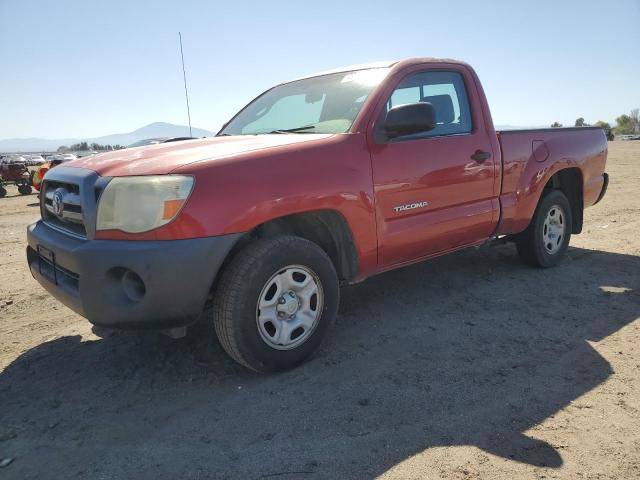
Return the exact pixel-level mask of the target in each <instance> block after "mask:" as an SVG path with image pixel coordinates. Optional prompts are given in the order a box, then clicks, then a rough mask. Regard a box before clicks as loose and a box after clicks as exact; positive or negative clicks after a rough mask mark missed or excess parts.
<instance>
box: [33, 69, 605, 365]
mask: <svg viewBox="0 0 640 480" xmlns="http://www.w3.org/2000/svg"><path fill="white" fill-rule="evenodd" d="M606 157H607V139H606V137H605V133H604V132H603V130H602V129H600V128H587V127H583V128H556V129H535V130H513V131H496V130H495V128H494V125H493V122H492V119H491V114H490V111H489V107H488V105H487V100H486V98H485V95H484V92H483V89H482V86H481V84H480V82H479V80H478V77H477V76H476V73H475V72H474V70H473V69H472V68H471V67H470V66H469V65H467V64H465V63H462V62H458V61H454V60H446V59H436V58H418V59H410V60H403V61H398V62H387V63H378V64H372V65H364V66H357V67H350V68H345V69H340V70H334V71H329V72H323V73H320V74H317V75H313V76H308V77H304V78H301V79H298V80H295V81H291V82H287V83H283V84H281V85H278V86H275V87H273V88H271V89H270V90H267V91H266V92H264V93H263V94H261V95H260V96H258V97H257V98H256V99H255V100H253V101H252V102H250V103H249V104H248V105H247V106H246V107H244V108H243V109H242V110H241V111H240V112H239V113H238V114H237V115H235V116H234V117H233V118H232V119H231V120H230V121H229V122H227V123H226V124H225V125H224V127H223V128H222V129H221V130H220V131H219V132H218V134H217V135H216V136H215V137H212V138H204V139H194V140H187V141H183V142H179V143H162V144H158V145H151V146H146V147H139V148H130V149H126V150H120V151H114V152H109V153H102V154H99V155H95V156H91V157H85V158H81V159H77V160H74V161H71V162H68V163H65V164H63V165H61V166H59V167H57V168H55V169H52V170H49V171H48V172H47V173H46V175H45V177H44V180H43V185H42V194H41V196H40V211H41V216H42V218H41V219H40V220H38V221H37V222H36V223H34V224H32V225H30V226H29V227H28V231H27V237H28V247H27V259H28V264H29V267H30V270H31V273H32V274H33V276H34V277H35V278H36V279H37V280H38V281H39V282H40V284H41V285H42V286H43V287H44V288H45V289H46V290H48V291H49V292H50V293H51V294H52V295H53V296H55V297H56V298H57V299H59V300H60V301H61V302H62V303H64V304H65V305H67V306H68V307H70V308H71V309H73V310H74V311H76V312H77V313H79V314H80V315H83V316H84V317H86V318H87V319H88V320H89V321H90V322H92V323H93V324H95V325H98V326H103V327H110V328H117V329H157V330H163V331H167V332H169V333H172V334H174V335H175V336H177V335H178V334H180V333H182V332H184V331H185V330H186V326H189V325H191V324H192V323H194V322H195V321H196V320H197V319H199V318H200V317H201V314H202V312H203V311H207V312H212V313H211V314H210V316H209V318H207V319H206V321H207V322H209V324H210V325H212V328H214V329H215V332H216V334H217V336H218V338H219V340H220V343H221V345H222V347H223V348H224V349H225V350H226V352H227V353H228V354H229V355H230V356H231V357H232V358H233V359H235V360H236V361H238V362H239V363H241V364H243V365H245V366H246V367H248V368H251V369H253V370H257V371H264V372H268V371H277V370H283V369H287V368H291V367H294V366H296V365H298V364H300V363H301V362H303V361H304V360H306V359H308V358H309V357H310V356H311V355H312V354H313V353H314V352H315V351H316V350H317V349H318V347H319V345H320V344H321V341H322V340H323V338H324V337H325V336H326V335H327V332H328V331H329V329H330V327H331V324H332V323H333V321H334V319H335V317H336V314H337V311H338V302H339V296H340V290H339V286H340V285H341V284H349V283H355V282H360V281H362V280H364V279H365V278H367V277H369V276H371V275H375V274H378V273H381V272H384V271H386V270H390V269H394V268H398V267H402V266H405V265H409V264H412V263H415V262H420V261H423V260H426V259H429V258H432V257H435V256H439V255H443V254H445V253H449V252H453V251H456V250H460V249H463V248H468V247H471V246H478V245H481V244H483V243H485V242H488V241H489V242H492V241H494V240H496V239H501V240H504V241H513V242H515V244H516V246H517V251H518V253H519V255H520V257H521V258H522V260H523V261H525V262H526V263H528V264H530V265H532V266H535V267H551V266H553V265H556V264H557V263H558V262H559V261H560V260H561V258H562V257H563V255H564V253H565V252H566V250H567V246H568V244H569V240H570V238H571V235H572V234H578V233H580V231H581V230H582V222H583V210H584V209H585V208H586V207H589V206H591V205H594V204H595V203H597V202H598V201H599V200H600V199H601V198H602V197H603V195H604V193H605V191H606V188H607V183H608V176H607V174H606V173H604V170H605V162H606ZM205 307H210V308H205Z"/></svg>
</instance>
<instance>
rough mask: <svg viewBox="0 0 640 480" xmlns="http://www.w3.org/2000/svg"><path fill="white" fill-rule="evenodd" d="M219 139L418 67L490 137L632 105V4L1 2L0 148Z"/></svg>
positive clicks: (638, 62)
mask: <svg viewBox="0 0 640 480" xmlns="http://www.w3.org/2000/svg"><path fill="white" fill-rule="evenodd" d="M178 30H180V31H182V35H183V41H184V48H185V62H186V68H187V80H188V82H189V91H190V102H191V117H192V123H193V125H194V126H197V127H201V128H206V129H210V130H215V129H217V128H218V127H219V126H220V125H221V124H222V123H223V122H224V121H226V120H227V119H228V118H229V117H230V116H231V115H232V114H233V113H235V111H237V110H238V109H239V108H240V107H242V106H243V105H244V104H245V103H246V102H247V101H249V100H250V99H252V98H253V97H254V96H255V95H256V94H258V93H260V92H261V91H263V90H265V89H266V88H268V87H270V86H271V85H273V84H275V83H278V82H281V81H285V80H289V79H291V78H295V77H298V76H301V75H303V74H307V73H312V72H315V71H320V70H325V69H329V68H333V67H339V66H344V65H349V64H354V63H364V62H369V61H375V60H388V59H398V58H405V57H413V56H436V57H451V58H457V59H461V60H465V61H467V62H469V63H471V64H472V65H473V66H474V67H475V69H476V70H477V72H478V74H479V76H480V78H481V80H482V81H483V84H484V87H485V91H486V93H487V96H488V98H489V103H490V105H491V108H492V114H493V118H494V122H495V123H496V124H501V125H504V124H509V125H548V124H550V123H552V122H553V121H556V120H557V121H560V122H562V123H564V124H565V125H567V124H573V121H574V120H575V119H576V118H577V117H579V116H583V117H584V118H585V119H586V120H587V121H588V122H595V121H596V120H605V121H609V122H612V121H613V120H614V119H615V117H616V116H618V115H620V114H622V113H627V112H628V111H629V110H630V109H631V108H634V107H640V0H626V1H625V0H620V1H612V2H603V1H601V0H599V1H589V0H587V1H560V0H555V1H546V0H544V1H504V2H503V1H485V2H479V1H462V0H458V1H449V2H447V1H443V0H441V1H439V2H431V1H427V0H423V1H415V2H414V1H406V2H404V1H400V0H398V1H389V0H386V1H382V2H378V1H375V0H367V1H344V0H343V1H332V0H324V1H322V2H302V1H299V0H298V1H292V2H279V1H276V0H273V1H255V2H253V1H246V0H245V1H235V2H229V1H227V2H217V1H172V2H164V1H161V0H159V1H154V2H151V1H149V2H146V1H135V0H131V1H118V0H109V1H101V2H98V1H87V0H77V1H71V0H70V1H65V0H57V1H55V2H54V1H45V0H41V1H30V0H0V68H1V70H2V71H1V73H0V138H10V137H46V138H63V137H91V136H99V135H105V134H110V133H117V132H126V131H130V130H133V129H135V128H138V127H141V126H143V125H146V124H148V123H151V122H154V121H167V122H172V123H180V124H186V122H187V120H186V109H185V105H184V90H183V86H182V70H181V67H180V51H179V46H178Z"/></svg>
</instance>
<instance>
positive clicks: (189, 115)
mask: <svg viewBox="0 0 640 480" xmlns="http://www.w3.org/2000/svg"><path fill="white" fill-rule="evenodd" d="M178 37H180V58H182V79H183V80H184V98H186V100H187V117H188V118H189V136H190V137H193V135H191V112H190V111H189V93H188V91H187V74H186V72H185V71H184V53H182V33H180V32H178Z"/></svg>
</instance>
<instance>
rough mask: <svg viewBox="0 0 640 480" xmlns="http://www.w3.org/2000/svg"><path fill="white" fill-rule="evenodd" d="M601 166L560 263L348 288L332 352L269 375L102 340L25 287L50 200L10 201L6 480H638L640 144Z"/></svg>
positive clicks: (209, 341)
mask: <svg viewBox="0 0 640 480" xmlns="http://www.w3.org/2000/svg"><path fill="white" fill-rule="evenodd" d="M607 170H608V172H609V173H610V174H611V178H612V183H611V185H610V187H609V192H608V194H607V196H606V197H605V199H604V200H603V201H602V202H601V203H600V204H598V205H597V206H595V207H593V208H591V209H589V210H587V212H586V215H585V229H584V232H583V233H582V234H581V235H579V236H576V237H574V238H573V239H572V242H571V248H570V249H569V252H568V256H567V258H566V260H565V261H564V262H563V263H562V264H561V265H560V266H559V267H557V268H554V269H551V270H535V269H530V268H528V267H525V266H523V265H521V264H520V263H519V261H518V258H517V255H516V252H515V248H514V247H513V246H511V245H505V246H499V247H485V248H480V249H471V250H468V251H464V252H460V253H457V254H453V255H450V256H448V257H444V258H440V259H436V260H433V261H430V262H426V263H423V264H421V265H417V266H413V267H408V268H405V269H402V270H398V271H394V272H390V273H387V274H384V275H380V276H377V277H374V278H371V279H369V280H367V281H366V282H364V283H362V284H359V285H356V286H352V287H347V288H343V290H342V295H343V298H342V305H341V309H340V315H339V317H338V321H337V323H336V327H335V329H334V330H333V332H332V335H331V336H330V338H329V340H328V342H327V343H326V344H325V346H324V348H323V350H322V351H321V353H320V354H319V355H318V356H317V357H316V358H315V359H313V360H312V361H311V362H310V363H308V364H306V365H304V366H303V367H301V368H298V369H296V370H294V371H292V372H288V373H284V374H280V375H274V376H258V375H255V374H252V373H249V372H247V371H245V370H244V369H242V368H241V367H238V366H237V365H235V364H234V363H233V362H232V361H231V360H229V359H228V358H227V357H226V356H225V354H224V353H223V352H222V350H221V348H220V347H219V346H218V344H217V343H216V341H215V340H214V338H213V336H212V335H211V333H210V332H209V331H207V330H201V331H200V333H199V334H198V335H191V336H190V337H188V338H185V339H182V340H178V341H174V340H171V339H168V338H165V337H162V336H160V335H155V334H135V333H111V334H106V335H104V336H102V337H99V336H96V335H94V334H93V333H92V331H91V328H90V326H89V324H88V323H87V322H86V321H85V320H84V319H82V318H81V317H79V316H77V315H75V314H74V313H72V312H71V311H70V310H68V309H67V308H66V307H64V306H62V305H61V304H59V303H58V302H56V301H55V300H53V299H52V298H50V297H49V296H48V295H47V294H46V293H45V291H44V290H43V289H41V288H40V287H39V286H38V284H37V283H36V282H35V281H34V280H33V279H32V278H31V275H30V274H29V272H28V269H27V267H26V262H25V255H24V245H25V227H26V225H27V224H28V223H29V222H31V221H32V220H33V219H35V218H36V217H37V216H38V208H37V203H36V202H37V200H36V197H35V195H33V196H30V197H19V196H17V192H14V190H15V188H13V187H10V195H14V194H16V196H13V197H8V198H5V199H0V248H1V255H0V262H1V263H0V372H1V373H0V478H3V479H5V478H6V479H14V478H15V479H24V478H38V479H46V478H97V479H132V478H136V479H138V478H143V479H146V478H150V479H191V478H193V479H213V478H238V479H252V478H256V479H258V478H277V479H286V480H289V479H319V478H335V479H340V478H373V477H378V476H380V477H382V478H388V479H411V478H416V479H417V478H421V479H422V478H429V479H432V478H434V479H438V478H454V479H475V478H498V479H513V478H594V479H595V478H598V479H602V478H611V479H614V478H615V479H631V478H640V348H639V345H640V202H639V201H638V192H640V142H613V143H610V157H609V163H608V168H607ZM3 459H4V462H3ZM11 459H12V461H11V463H9V464H8V465H6V466H2V465H3V464H5V463H7V462H8V461H9V460H11Z"/></svg>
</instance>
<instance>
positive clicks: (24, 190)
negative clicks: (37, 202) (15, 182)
mask: <svg viewBox="0 0 640 480" xmlns="http://www.w3.org/2000/svg"><path fill="white" fill-rule="evenodd" d="M32 191H33V190H32V189H31V185H20V186H19V187H18V192H20V194H21V195H31V192H32Z"/></svg>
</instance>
